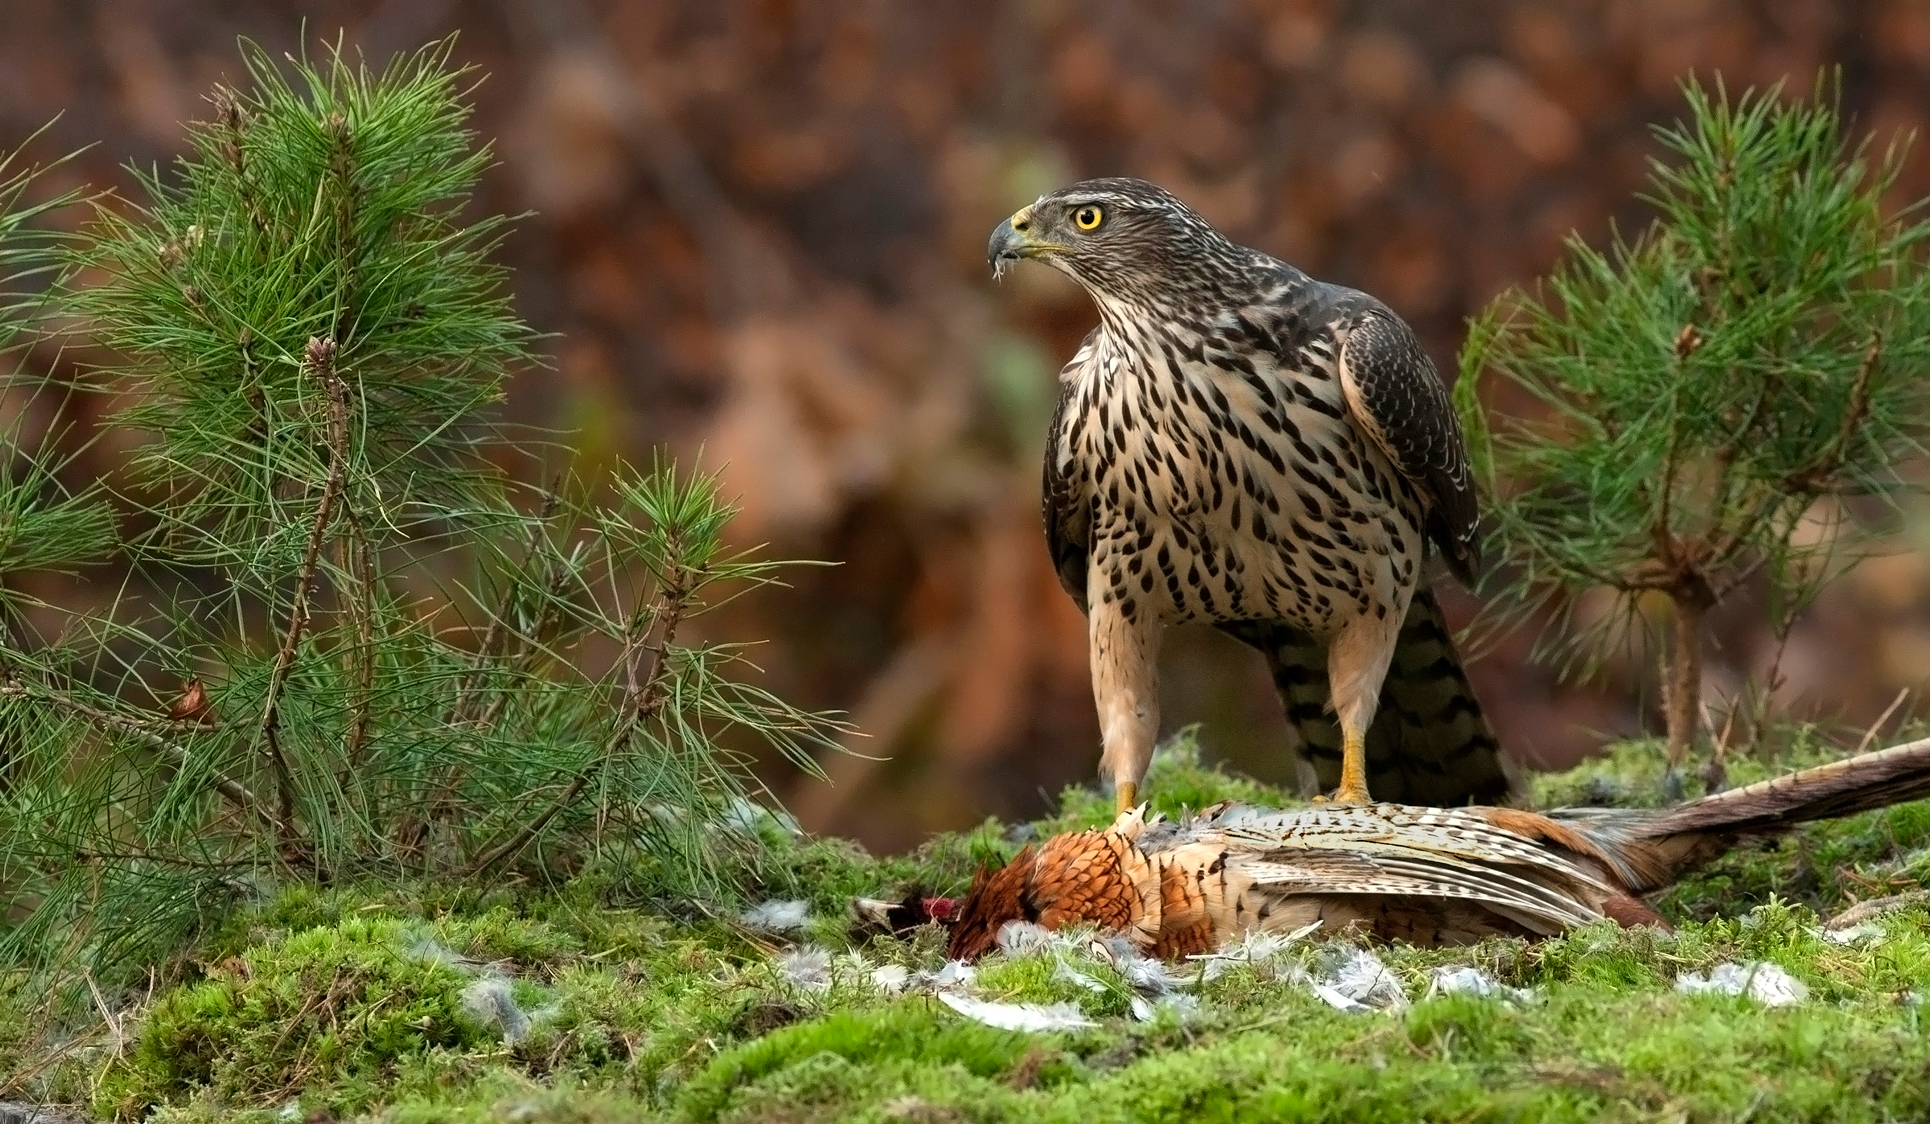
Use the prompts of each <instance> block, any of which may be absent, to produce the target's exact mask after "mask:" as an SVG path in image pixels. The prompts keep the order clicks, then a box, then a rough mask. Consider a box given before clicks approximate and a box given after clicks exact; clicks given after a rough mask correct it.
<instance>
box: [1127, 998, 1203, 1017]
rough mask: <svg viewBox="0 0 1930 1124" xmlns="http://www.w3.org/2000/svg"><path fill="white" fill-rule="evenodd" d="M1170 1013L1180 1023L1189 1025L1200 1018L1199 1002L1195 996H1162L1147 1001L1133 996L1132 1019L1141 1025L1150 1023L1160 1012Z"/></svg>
mask: <svg viewBox="0 0 1930 1124" xmlns="http://www.w3.org/2000/svg"><path fill="white" fill-rule="evenodd" d="M1162 1011H1170V1012H1172V1013H1173V1015H1174V1016H1175V1017H1176V1018H1178V1019H1179V1021H1180V1022H1183V1023H1189V1022H1192V1021H1193V1020H1194V1019H1197V1018H1199V1016H1200V1000H1199V996H1197V995H1162V996H1160V997H1159V998H1157V999H1148V998H1146V997H1145V996H1143V995H1135V996H1133V1000H1132V1012H1133V1018H1135V1019H1138V1020H1139V1021H1140V1022H1142V1023H1149V1022H1152V1021H1153V1020H1154V1019H1156V1018H1158V1017H1159V1015H1160V1012H1162Z"/></svg>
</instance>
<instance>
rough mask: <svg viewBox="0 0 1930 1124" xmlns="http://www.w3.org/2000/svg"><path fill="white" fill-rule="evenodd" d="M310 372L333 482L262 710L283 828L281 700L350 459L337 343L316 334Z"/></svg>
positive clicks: (262, 733)
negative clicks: (322, 413)
mask: <svg viewBox="0 0 1930 1124" xmlns="http://www.w3.org/2000/svg"><path fill="white" fill-rule="evenodd" d="M305 358H306V360H307V366H308V368H309V370H311V371H313V372H314V373H315V376H316V377H317V378H318V379H319V380H320V381H321V383H322V389H323V390H324V391H325V392H326V393H327V395H328V443H329V455H328V480H327V481H326V482H325V483H324V484H323V485H322V498H321V502H320V503H319V504H317V505H316V507H315V520H314V522H313V523H312V524H310V526H309V529H308V545H307V546H306V547H305V548H304V549H303V551H302V566H301V570H300V571H299V573H298V574H297V575H296V582H295V594H294V603H293V604H292V605H291V606H290V607H289V610H288V631H287V632H286V634H285V635H283V637H282V642H281V648H280V649H279V650H278V651H276V653H275V666H274V669H273V671H271V672H270V673H269V676H268V698H267V700H266V702H264V703H263V705H262V709H261V726H260V729H259V731H258V732H257V735H256V737H257V740H258V741H263V742H266V744H267V747H268V759H269V762H270V763H271V764H272V765H273V766H274V770H275V789H276V792H277V795H278V796H279V798H280V801H281V825H282V828H283V829H284V830H285V829H287V828H289V827H291V826H292V825H293V824H294V819H295V787H294V775H293V773H291V772H290V771H289V768H288V759H287V757H286V756H285V755H284V754H283V753H282V751H281V738H280V735H279V731H280V728H281V696H282V692H283V691H284V690H285V689H286V688H287V686H288V675H289V673H290V672H291V671H293V670H294V667H295V653H296V651H297V650H298V649H299V648H300V647H301V642H302V635H303V634H304V633H305V632H306V631H307V629H308V599H309V587H310V586H311V585H313V584H314V581H315V574H316V571H317V570H318V569H319V568H320V564H321V554H322V540H323V538H324V537H325V536H326V535H327V533H328V526H329V523H330V522H331V521H332V519H333V517H334V514H335V501H336V499H337V498H338V497H339V496H340V494H341V491H342V480H343V477H344V476H345V475H346V473H347V468H348V466H347V460H348V456H347V453H348V450H347V447H346V446H347V444H348V403H347V401H346V394H345V393H344V390H343V387H342V381H341V379H340V378H339V377H338V376H337V375H336V373H335V341H333V340H326V339H323V338H321V337H320V336H311V337H309V340H308V351H307V354H306V356H305Z"/></svg>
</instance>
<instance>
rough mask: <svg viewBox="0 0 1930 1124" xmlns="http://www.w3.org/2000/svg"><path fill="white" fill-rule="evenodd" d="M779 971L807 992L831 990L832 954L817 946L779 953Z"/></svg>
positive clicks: (805, 946) (802, 946)
mask: <svg viewBox="0 0 1930 1124" xmlns="http://www.w3.org/2000/svg"><path fill="white" fill-rule="evenodd" d="M777 970H778V972H779V974H781V975H782V976H783V977H784V978H785V979H786V980H789V981H790V982H791V984H792V986H794V987H800V988H803V989H804V990H806V991H829V990H830V989H831V954H830V953H829V952H827V951H825V950H824V949H821V948H819V947H817V946H816V945H808V944H807V945H801V946H799V947H797V948H792V949H786V950H785V951H783V952H782V953H779V954H778V957H777Z"/></svg>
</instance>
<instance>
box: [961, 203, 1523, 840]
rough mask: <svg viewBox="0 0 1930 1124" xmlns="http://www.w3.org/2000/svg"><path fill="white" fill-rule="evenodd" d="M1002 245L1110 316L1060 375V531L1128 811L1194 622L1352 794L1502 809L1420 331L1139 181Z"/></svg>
mask: <svg viewBox="0 0 1930 1124" xmlns="http://www.w3.org/2000/svg"><path fill="white" fill-rule="evenodd" d="M988 256H989V258H990V261H991V263H992V266H993V268H994V270H995V271H998V272H1002V271H1003V270H1004V269H1005V268H1006V267H1007V266H1008V265H1009V264H1011V263H1013V262H1016V261H1019V260H1021V259H1025V258H1035V259H1037V260H1039V261H1043V262H1045V263H1046V264H1048V265H1050V266H1052V267H1053V268H1055V269H1057V270H1059V271H1060V272H1062V273H1064V274H1066V275H1067V276H1069V277H1071V278H1072V279H1073V280H1074V281H1077V282H1078V283H1079V284H1080V285H1081V286H1083V287H1084V288H1085V290H1086V292H1087V293H1088V294H1090V295H1091V297H1092V300H1093V303H1094V304H1095V305H1096V306H1098V310H1099V325H1098V327H1096V328H1094V329H1093V330H1092V332H1091V333H1090V334H1089V335H1087V336H1086V338H1085V342H1084V343H1083V344H1081V345H1080V347H1079V350H1078V352H1077V353H1076V354H1075V355H1073V357H1072V360H1071V362H1069V363H1067V364H1066V366H1065V369H1064V370H1063V371H1062V372H1061V373H1060V376H1059V397H1058V406H1057V409H1056V410H1055V411H1054V414H1053V419H1052V432H1051V437H1050V441H1049V443H1048V445H1047V447H1046V456H1045V530H1046V538H1047V540H1048V542H1049V544H1050V546H1051V550H1052V556H1053V560H1054V562H1055V564H1056V566H1057V569H1058V573H1059V581H1060V583H1061V584H1062V585H1064V586H1065V588H1066V591H1067V592H1069V593H1070V594H1072V596H1073V598H1074V599H1075V600H1076V601H1077V602H1078V603H1079V605H1080V607H1081V608H1082V609H1083V610H1084V611H1085V612H1086V613H1087V615H1088V618H1089V628H1090V632H1089V637H1090V649H1091V660H1092V684H1093V694H1094V696H1095V702H1096V703H1097V705H1098V710H1099V721H1100V727H1101V732H1102V739H1103V744H1104V750H1103V755H1102V761H1101V772H1102V773H1104V774H1105V775H1107V776H1109V777H1110V778H1111V779H1112V781H1113V782H1114V785H1115V789H1116V792H1117V794H1118V802H1119V806H1120V807H1121V808H1122V809H1123V808H1126V807H1129V806H1130V805H1131V804H1132V803H1133V802H1134V801H1135V800H1136V799H1137V795H1138V791H1139V787H1140V784H1141V782H1142V781H1143V780H1144V779H1145V775H1146V767H1147V764H1148V762H1149V761H1150V759H1151V756H1152V750H1153V740H1154V737H1155V735H1156V733H1157V732H1158V728H1159V701H1158V670H1157V666H1156V663H1155V660H1156V657H1157V654H1158V650H1159V640H1160V634H1161V632H1162V631H1163V629H1164V628H1165V626H1166V625H1168V624H1171V623H1176V622H1181V621H1201V622H1206V623H1210V624H1213V625H1215V626H1217V627H1218V628H1220V629H1221V630H1223V631H1225V632H1227V633H1230V634H1231V635H1233V636H1235V637H1238V638H1239V639H1240V640H1242V641H1244V642H1245V643H1247V644H1249V645H1251V646H1253V647H1254V648H1257V649H1259V650H1260V651H1261V652H1262V653H1264V654H1265V656H1266V657H1267V660H1268V662H1269V664H1270V667H1271V670H1272V672H1273V678H1274V682H1275V684H1276V685H1277V687H1278V688H1279V692H1280V695H1281V698H1282V700H1283V702H1284V703H1285V706H1286V713H1287V718H1288V721H1289V723H1290V724H1291V725H1292V726H1293V727H1294V728H1295V729H1296V730H1297V731H1298V734H1299V737H1300V742H1301V746H1300V748H1301V752H1302V753H1303V754H1304V755H1305V759H1306V760H1308V761H1310V762H1311V763H1312V765H1313V767H1314V770H1315V773H1316V775H1317V776H1318V778H1319V781H1320V783H1321V784H1322V785H1323V786H1335V787H1336V791H1335V792H1334V799H1335V800H1338V801H1344V802H1350V803H1351V802H1365V801H1366V800H1368V798H1369V797H1368V790H1369V786H1370V785H1371V786H1372V789H1373V791H1374V793H1375V795H1376V796H1377V797H1379V798H1380V799H1390V800H1399V801H1404V802H1407V803H1413V804H1436V805H1452V804H1464V803H1467V802H1468V801H1470V800H1480V801H1493V800H1495V799H1497V798H1498V797H1500V796H1502V795H1504V794H1505V793H1506V792H1507V791H1508V789H1509V779H1508V775H1507V773H1506V771H1505V770H1504V768H1503V766H1502V762H1501V759H1500V754H1499V752H1498V747H1497V745H1496V743H1495V740H1494V737H1493V735H1492V733H1490V731H1489V729H1488V725H1487V722H1486V720H1485V718H1484V717H1483V715H1482V713H1481V707H1480V704H1479V703H1478V702H1477V701H1476V699H1475V697H1474V692H1473V690H1472V688H1470V687H1469V685H1468V682H1467V677H1466V675H1465V674H1464V673H1463V671H1462V668H1461V664H1460V660H1459V658H1458V657H1457V656H1456V654H1455V651H1454V647H1453V644H1452V642H1451V640H1450V638H1449V635H1448V629H1447V626H1446V622H1445V621H1444V619H1443V618H1442V615H1441V610H1440V606H1439V605H1438V604H1437V603H1436V601H1435V599H1434V596H1433V593H1432V592H1431V590H1430V589H1429V587H1428V582H1427V579H1426V577H1425V574H1424V571H1423V563H1424V561H1425V560H1426V557H1427V552H1428V548H1429V544H1430V543H1432V544H1433V546H1435V547H1437V548H1439V550H1440V551H1441V554H1442V555H1443V556H1444V557H1445V558H1446V560H1447V564H1448V567H1449V568H1450V569H1451V570H1452V571H1453V572H1454V573H1455V574H1456V575H1458V576H1459V577H1460V578H1461V579H1462V580H1463V581H1470V580H1472V578H1473V576H1474V572H1475V568H1476V566H1477V564H1478V559H1479V553H1478V537H1477V528H1476V509H1475V497H1474V484H1473V480H1472V479H1471V477H1470V473H1469V468H1468V458H1467V449H1466V443H1465V440H1464V439H1463V437H1462V435H1461V429H1460V425H1459V423H1458V422H1457V421H1456V420H1455V416H1454V411H1453V409H1452V407H1451V405H1450V403H1449V401H1448V396H1447V392H1446V390H1445V388H1444V387H1443V386H1442V383H1441V380H1440V378H1439V376H1437V375H1436V374H1435V370H1434V365H1433V363H1432V362H1430V361H1429V359H1428V357H1427V353H1426V352H1425V351H1424V350H1423V349H1422V347H1421V345H1420V342H1419V341H1418V340H1417V339H1416V338H1415V336H1414V333H1413V331H1412V330H1411V329H1410V328H1409V327H1408V326H1407V324H1406V323H1405V322H1404V321H1402V320H1401V318H1400V317H1398V316H1396V315H1395V314H1394V313H1393V312H1392V311H1391V310H1390V309H1388V307H1387V306H1386V305H1384V304H1382V303H1381V302H1380V301H1378V300H1376V299H1374V298H1373V297H1371V296H1368V295H1367V294H1366V293H1362V292H1357V291H1355V290H1353V289H1347V288H1343V287H1341V286H1338V285H1330V284H1326V283H1323V282H1320V281H1316V280H1314V279H1312V278H1310V277H1308V276H1307V275H1305V274H1303V273H1301V272H1300V271H1299V270H1297V269H1295V268H1294V267H1292V266H1290V265H1288V264H1286V263H1285V262H1282V261H1279V260H1277V259H1275V258H1272V257H1269V256H1268V255H1266V254H1263V253H1261V252H1260V251H1258V250H1252V249H1248V248H1246V247H1244V246H1237V245H1235V244H1234V243H1232V242H1231V241H1229V240H1228V239H1227V238H1226V237H1225V236H1224V235H1222V234H1220V232H1219V231H1217V230H1215V229H1213V227H1212V226H1211V225H1209V224H1208V223H1207V222H1206V221H1205V220H1204V219H1202V218H1200V217H1199V216H1198V215H1196V214H1194V213H1193V211H1192V210H1190V209H1189V208H1188V207H1187V206H1186V205H1185V204H1184V203H1181V202H1180V201H1179V200H1178V199H1177V198H1175V197H1174V196H1173V195H1171V194H1170V193H1168V192H1167V191H1165V190H1163V189H1161V188H1159V187H1156V186H1154V185H1153V184H1150V183H1146V182H1144V181H1142V180H1133V179H1095V180H1086V181H1084V182H1082V183H1076V184H1073V185H1072V186H1070V187H1067V188H1064V189H1062V190H1060V191H1055V192H1053V193H1051V194H1049V195H1046V196H1043V197H1041V198H1040V199H1039V200H1038V201H1037V202H1035V203H1033V204H1032V205H1031V206H1029V207H1026V208H1024V209H1023V210H1020V211H1019V212H1018V213H1017V214H1015V215H1013V216H1012V217H1011V218H1010V219H1007V220H1006V221H1005V222H1003V223H1001V224H999V227H998V229H997V230H995V231H993V233H992V239H991V245H990V247H989V249H988Z"/></svg>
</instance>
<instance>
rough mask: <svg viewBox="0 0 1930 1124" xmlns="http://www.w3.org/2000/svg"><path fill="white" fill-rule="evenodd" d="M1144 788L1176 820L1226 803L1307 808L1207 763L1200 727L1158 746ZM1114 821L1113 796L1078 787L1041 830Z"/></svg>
mask: <svg viewBox="0 0 1930 1124" xmlns="http://www.w3.org/2000/svg"><path fill="white" fill-rule="evenodd" d="M1144 789H1145V792H1146V794H1147V800H1148V802H1149V803H1150V804H1151V805H1152V810H1153V811H1154V812H1159V813H1161V814H1163V815H1166V816H1169V817H1171V818H1174V819H1178V818H1180V817H1182V816H1184V815H1186V814H1187V813H1189V812H1197V811H1199V810H1200V809H1201V808H1205V807H1207V806H1209V805H1212V804H1217V803H1219V802H1220V801H1222V800H1231V801H1235V802H1237V803H1242V804H1265V805H1270V806H1272V807H1291V806H1293V805H1296V804H1300V803H1303V801H1302V800H1301V799H1300V797H1299V796H1297V795H1295V794H1294V793H1291V792H1289V791H1287V790H1286V789H1284V788H1275V787H1273V786H1272V785H1266V784H1262V783H1260V782H1259V781H1256V780H1253V779H1252V778H1250V777H1242V776H1237V775H1235V774H1233V773H1229V772H1227V771H1226V770H1225V769H1223V768H1221V767H1219V766H1218V765H1212V764H1208V763H1207V762H1206V761H1205V760H1204V759H1203V758H1202V756H1201V753H1200V743H1199V727H1198V726H1188V727H1186V728H1185V729H1183V730H1181V731H1179V733H1177V734H1175V735H1174V736H1173V738H1172V739H1171V740H1170V741H1168V742H1167V743H1166V744H1164V745H1162V746H1160V747H1159V749H1158V751H1157V752H1155V753H1154V754H1153V761H1152V766H1151V768H1149V769H1148V770H1147V772H1146V783H1145V785H1144ZM1113 818H1114V812H1113V800H1112V795H1111V794H1110V793H1104V792H1100V791H1099V790H1098V789H1097V787H1095V786H1090V785H1075V786H1071V787H1068V788H1067V789H1066V790H1065V791H1064V792H1062V793H1060V794H1059V811H1058V814H1057V815H1054V816H1050V817H1047V818H1046V819H1043V820H1040V821H1039V822H1038V823H1037V825H1036V827H1037V829H1038V835H1039V837H1040V838H1046V837H1049V836H1052V835H1056V834H1058V833H1059V832H1062V831H1080V830H1083V829H1085V828H1090V827H1104V826H1105V825H1107V824H1109V823H1111V822H1112V821H1113Z"/></svg>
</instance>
